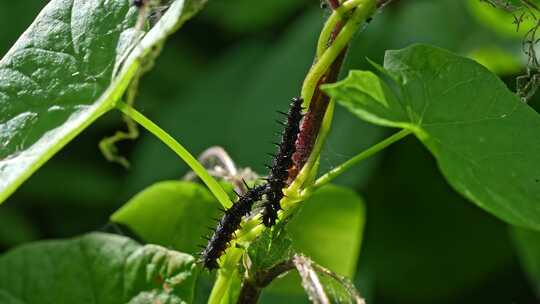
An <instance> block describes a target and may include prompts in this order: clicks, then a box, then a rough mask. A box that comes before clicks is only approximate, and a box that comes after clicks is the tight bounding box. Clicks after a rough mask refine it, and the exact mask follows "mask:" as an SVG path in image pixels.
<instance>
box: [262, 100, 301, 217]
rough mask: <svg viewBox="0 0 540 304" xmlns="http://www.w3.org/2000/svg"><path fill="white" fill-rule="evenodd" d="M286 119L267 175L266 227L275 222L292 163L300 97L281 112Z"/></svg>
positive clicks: (298, 120) (298, 121) (264, 210)
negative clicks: (286, 109)
mask: <svg viewBox="0 0 540 304" xmlns="http://www.w3.org/2000/svg"><path fill="white" fill-rule="evenodd" d="M282 114H284V115H285V116H286V117H287V121H286V122H284V123H282V124H283V126H284V130H283V132H282V133H281V141H280V143H279V144H277V152H276V154H275V155H273V159H272V165H271V166H269V167H268V169H269V170H270V172H269V173H268V177H267V185H268V186H267V187H268V188H267V191H266V201H265V203H264V204H263V208H264V209H263V212H262V222H263V224H264V225H265V226H266V227H271V226H273V225H274V224H275V223H276V220H277V217H278V216H277V213H278V211H279V210H280V209H281V205H280V203H279V202H280V201H281V199H282V198H283V196H284V194H283V188H285V187H286V186H287V179H288V177H289V168H290V167H291V166H292V164H293V160H292V156H293V154H294V152H295V151H296V138H297V137H298V133H299V132H300V121H301V120H302V99H301V98H299V97H295V98H293V100H292V103H291V105H290V107H289V111H288V112H287V113H282Z"/></svg>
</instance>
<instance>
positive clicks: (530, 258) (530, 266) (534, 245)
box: [512, 227, 540, 295]
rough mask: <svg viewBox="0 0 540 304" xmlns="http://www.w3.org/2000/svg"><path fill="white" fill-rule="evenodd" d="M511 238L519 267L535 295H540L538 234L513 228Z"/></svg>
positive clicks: (539, 245)
mask: <svg viewBox="0 0 540 304" xmlns="http://www.w3.org/2000/svg"><path fill="white" fill-rule="evenodd" d="M512 236H513V238H514V243H515V245H516V249H517V253H518V256H519V259H520V261H521V265H522V267H523V269H524V270H525V272H526V273H527V275H528V276H529V281H530V282H531V285H532V286H534V290H535V291H536V294H537V295H540V232H538V231H532V230H528V229H523V228H515V227H514V228H513V229H512Z"/></svg>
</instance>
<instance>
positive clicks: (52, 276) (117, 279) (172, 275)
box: [0, 233, 196, 304]
mask: <svg viewBox="0 0 540 304" xmlns="http://www.w3.org/2000/svg"><path fill="white" fill-rule="evenodd" d="M0 269H2V271H1V272H0V302H2V303H21V304H22V303H24V304H32V303H36V304H48V303H50V304H53V303H54V304H62V303H66V304H67V303H99V304H107V303H110V304H116V303H134V304H135V303H138V304H143V303H148V304H150V303H191V302H192V299H193V290H194V284H195V279H196V272H194V271H195V259H194V258H193V257H192V256H190V255H187V254H185V253H180V252H176V251H170V250H167V249H166V248H163V247H160V246H155V245H148V246H141V245H139V244H137V243H136V242H134V241H132V240H130V239H128V238H124V237H120V236H116V235H108V234H101V233H94V234H88V235H85V236H82V237H78V238H75V239H70V240H63V241H45V242H39V243H34V244H31V245H27V246H23V247H20V248H18V249H15V250H12V251H10V252H8V253H7V254H5V255H3V256H1V257H0Z"/></svg>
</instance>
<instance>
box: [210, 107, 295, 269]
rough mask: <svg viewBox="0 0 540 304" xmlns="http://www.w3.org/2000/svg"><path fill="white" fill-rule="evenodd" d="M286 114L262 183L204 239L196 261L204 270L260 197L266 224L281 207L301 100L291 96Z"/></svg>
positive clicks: (213, 265)
mask: <svg viewBox="0 0 540 304" xmlns="http://www.w3.org/2000/svg"><path fill="white" fill-rule="evenodd" d="M282 114H283V115H285V116H286V117H287V121H286V122H283V123H282V124H283V126H284V130H283V132H282V134H281V141H280V143H278V144H276V145H277V146H278V149H277V152H276V154H275V155H272V156H273V159H272V165H271V166H268V169H269V173H268V177H267V178H266V181H267V182H266V183H265V184H263V185H260V186H257V187H255V188H252V189H248V191H247V192H246V193H245V194H244V195H241V196H239V198H238V201H237V202H236V203H234V204H233V206H232V207H231V208H229V209H228V210H226V211H225V213H224V214H223V217H222V218H221V219H220V220H219V222H218V225H217V227H216V229H215V230H214V233H213V234H212V236H211V237H210V238H208V239H207V240H208V244H207V245H206V247H205V248H204V250H203V251H202V253H201V255H200V262H201V263H202V265H203V266H204V267H205V268H207V269H210V270H212V269H216V268H218V267H219V265H218V262H217V260H218V259H219V257H221V255H223V253H224V252H225V250H226V249H227V247H228V245H229V242H230V241H231V240H232V238H233V235H234V232H235V231H236V230H238V228H240V223H241V222H242V218H243V217H244V216H246V215H247V214H249V212H250V211H251V209H252V207H253V204H254V203H255V202H257V201H260V200H262V198H263V196H264V195H266V200H265V202H264V203H263V211H262V220H263V224H264V225H265V226H267V227H270V226H272V225H274V224H275V222H276V220H277V212H278V211H279V210H280V209H281V206H280V204H279V202H280V201H281V199H282V198H283V196H284V195H283V188H285V187H286V186H287V179H288V177H289V171H288V170H289V168H290V167H291V165H292V155H293V154H294V152H295V150H296V148H295V143H296V137H297V136H298V133H299V131H300V121H301V120H302V99H300V98H293V100H292V103H291V105H290V107H289V111H288V112H287V113H282Z"/></svg>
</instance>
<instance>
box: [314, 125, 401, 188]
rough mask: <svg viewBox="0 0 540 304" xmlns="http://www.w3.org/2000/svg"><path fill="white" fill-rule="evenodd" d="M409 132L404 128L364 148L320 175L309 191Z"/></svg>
mask: <svg viewBox="0 0 540 304" xmlns="http://www.w3.org/2000/svg"><path fill="white" fill-rule="evenodd" d="M409 134H411V131H409V130H405V129H403V130H401V131H399V132H397V133H395V134H394V135H392V136H390V137H388V138H386V139H385V140H383V141H381V142H379V143H377V144H375V145H374V146H371V147H370V148H368V149H367V150H364V151H363V152H361V153H360V154H358V155H356V156H355V157H353V158H351V159H349V160H348V161H346V162H344V163H343V164H341V165H339V166H337V167H336V168H334V169H332V170H330V171H329V172H327V173H326V174H324V175H323V176H321V177H319V178H318V179H317V181H315V183H314V184H313V186H312V187H310V188H311V189H309V191H312V190H314V189H315V188H319V187H322V186H324V185H326V184H328V183H329V182H331V181H332V180H334V179H335V178H336V177H338V176H339V175H341V174H342V173H343V172H345V171H346V170H348V169H350V168H351V167H353V166H354V165H356V164H357V163H358V162H360V161H362V160H364V159H366V158H368V157H370V156H373V155H375V154H377V153H378V152H380V151H381V150H383V149H384V148H386V147H388V146H390V145H391V144H393V143H395V142H397V141H399V140H400V139H402V138H404V137H405V136H407V135H409ZM306 190H308V189H306Z"/></svg>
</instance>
